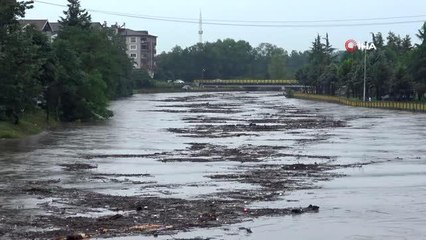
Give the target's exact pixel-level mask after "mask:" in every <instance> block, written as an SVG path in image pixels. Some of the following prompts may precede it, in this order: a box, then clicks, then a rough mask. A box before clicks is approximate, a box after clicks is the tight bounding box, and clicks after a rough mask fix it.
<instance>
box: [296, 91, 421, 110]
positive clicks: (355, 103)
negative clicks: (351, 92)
mask: <svg viewBox="0 0 426 240" xmlns="http://www.w3.org/2000/svg"><path fill="white" fill-rule="evenodd" d="M291 97H293V98H299V99H305V100H313V101H322V102H329V103H337V104H343V105H347V106H352V107H365V108H380V109H392V110H403V111H413V112H426V104H425V103H419V102H391V101H369V102H363V101H360V100H353V99H349V98H344V97H336V96H328V95H318V94H308V93H299V92H295V93H292V94H291Z"/></svg>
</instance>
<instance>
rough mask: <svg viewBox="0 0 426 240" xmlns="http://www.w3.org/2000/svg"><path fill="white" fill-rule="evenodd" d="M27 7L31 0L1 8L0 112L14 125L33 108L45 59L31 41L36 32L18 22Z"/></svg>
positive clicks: (30, 5)
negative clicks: (11, 119) (10, 119)
mask: <svg viewBox="0 0 426 240" xmlns="http://www.w3.org/2000/svg"><path fill="white" fill-rule="evenodd" d="M29 8H32V1H20V2H16V1H11V0H6V1H3V2H2V4H1V5H0V108H1V109H3V110H0V111H5V113H6V115H7V116H8V117H11V118H13V119H14V122H15V123H16V124H18V123H19V118H20V115H21V114H22V113H24V112H25V111H27V110H31V109H32V108H34V107H35V106H36V103H37V101H38V99H39V96H40V94H41V92H42V89H41V86H40V83H39V81H38V76H39V70H40V69H41V66H42V65H43V64H44V61H45V59H43V58H42V57H41V56H40V55H39V54H38V53H39V48H40V46H38V45H37V44H34V42H33V40H34V39H35V38H37V33H36V32H35V30H34V29H33V28H32V27H25V28H23V26H21V25H20V24H19V22H18V20H17V19H18V17H24V15H25V10H27V9H29Z"/></svg>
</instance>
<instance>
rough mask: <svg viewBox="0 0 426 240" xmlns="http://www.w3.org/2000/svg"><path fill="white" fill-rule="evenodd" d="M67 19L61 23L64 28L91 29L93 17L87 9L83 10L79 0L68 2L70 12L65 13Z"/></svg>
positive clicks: (62, 18) (63, 19)
mask: <svg viewBox="0 0 426 240" xmlns="http://www.w3.org/2000/svg"><path fill="white" fill-rule="evenodd" d="M64 14H65V17H61V20H60V21H59V22H60V23H61V24H62V26H74V27H81V28H89V27H90V25H91V16H90V15H89V13H88V12H87V11H86V10H85V9H81V6H80V1H79V0H68V10H67V11H64Z"/></svg>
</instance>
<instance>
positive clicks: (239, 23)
mask: <svg viewBox="0 0 426 240" xmlns="http://www.w3.org/2000/svg"><path fill="white" fill-rule="evenodd" d="M34 2H37V3H41V4H46V5H51V6H57V7H67V6H66V5H62V4H56V3H51V2H46V1H39V0H35V1H34ZM86 10H87V11H89V12H95V13H101V14H106V15H112V16H120V17H128V18H137V19H145V20H153V21H163V22H173V23H188V24H199V19H194V18H176V17H164V16H151V15H136V14H130V13H120V12H113V11H105V10H97V9H86ZM407 18H422V19H417V20H401V21H391V22H389V21H387V22H366V21H378V20H396V19H407ZM356 21H359V22H361V23H346V22H356ZM425 21H426V15H412V16H396V17H383V18H359V19H334V20H331V19H330V20H305V21H290V20H289V21H262V20H259V21H254V20H252V21H245V20H217V19H216V20H214V19H209V20H208V19H205V20H204V21H203V24H204V25H215V26H231V27H268V28H313V27H358V26H383V25H399V24H409V23H422V22H425ZM332 22H339V23H332ZM341 22H345V23H341ZM254 23H257V24H254ZM267 23H276V24H267ZM278 23H280V24H278ZM295 23H298V24H295ZM302 23H303V24H302ZM312 23H317V24H312ZM318 23H319V24H318ZM324 23H330V24H324Z"/></svg>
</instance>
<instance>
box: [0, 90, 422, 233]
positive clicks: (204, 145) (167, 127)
mask: <svg viewBox="0 0 426 240" xmlns="http://www.w3.org/2000/svg"><path fill="white" fill-rule="evenodd" d="M111 108H112V109H113V110H114V112H115V116H114V118H112V119H111V120H109V121H107V122H104V123H96V124H81V125H75V124H74V125H71V126H66V127H64V128H62V129H57V130H55V131H52V132H48V133H44V134H41V135H39V136H35V137H30V138H27V139H23V140H19V141H3V140H0V239H20V238H32V237H39V238H44V237H52V236H55V235H49V234H47V235H43V234H40V233H42V232H49V231H50V232H52V231H58V234H66V233H72V232H73V229H65V230H64V229H62V230H63V231H59V230H60V229H61V228H66V227H64V225H63V224H65V223H66V221H64V222H60V221H58V222H55V221H52V219H51V218H53V217H58V218H62V219H67V218H73V219H75V218H81V220H82V222H83V221H84V219H97V221H99V219H105V218H108V219H110V218H111V216H113V217H114V216H121V215H123V216H127V215H126V214H130V216H132V217H135V216H136V215H135V216H133V215H132V214H136V213H131V212H132V211H134V209H133V206H131V207H128V206H124V205H125V204H126V203H127V202H123V204H116V203H114V202H109V203H108V201H101V200H99V204H97V203H96V202H94V201H89V199H87V198H96V197H98V196H108V195H113V196H116V197H117V199H119V197H123V198H126V199H133V197H134V198H147V197H150V198H156V199H157V202H159V203H158V204H160V203H161V202H162V201H164V202H165V203H164V204H165V205H169V202H170V201H172V200H168V199H185V201H188V202H185V203H183V205H185V206H194V209H196V206H198V205H199V206H200V208H202V207H203V206H204V203H202V204H201V202H200V199H203V200H205V199H207V200H208V199H217V198H223V199H224V201H228V200H229V201H231V202H230V203H232V206H235V205H237V206H239V205H238V204H240V203H241V204H242V205H243V206H245V207H247V208H248V209H282V208H293V207H296V208H298V207H306V206H308V205H310V204H314V205H317V206H319V207H320V211H319V212H312V213H307V214H302V215H299V214H297V215H294V214H290V215H287V214H278V215H279V216H276V214H259V215H257V216H255V217H250V216H246V217H244V218H243V219H242V218H240V215H238V214H237V215H235V214H229V215H225V214H224V216H228V217H230V218H235V222H232V221H231V222H230V223H229V224H228V223H225V222H221V221H219V220H218V221H217V222H218V224H213V225H212V226H211V227H208V228H206V226H204V225H203V226H201V227H202V228H200V227H196V226H192V227H189V228H185V229H183V228H181V227H180V228H176V229H173V231H171V232H170V233H167V234H173V235H172V236H170V235H161V234H160V236H158V239H173V238H176V239H191V238H197V237H200V238H204V239H205V238H213V239H282V238H283V237H285V238H287V239H426V237H425V236H426V228H424V226H425V225H426V217H425V216H426V201H425V199H426V157H425V156H426V147H425V146H426V115H424V114H417V113H410V112H398V111H384V110H377V109H364V108H351V107H347V106H340V105H335V104H328V103H318V102H311V101H304V100H297V99H286V98H284V97H283V96H282V95H280V94H278V93H274V92H270V93H269V92H263V93H258V92H257V93H245V92H241V93H238V92H234V93H212V94H205V93H176V94H146V95H135V96H134V97H132V98H129V99H125V100H120V101H116V102H114V103H113V104H112V106H111ZM309 166H314V167H309ZM342 166H350V167H342ZM305 168H306V169H305ZM308 168H309V169H308ZM318 169H319V170H318ZM301 173H303V174H301ZM269 178H271V181H268V179H269ZM285 180H286V181H285ZM287 180H291V181H287ZM82 193H84V194H86V195H87V197H86V199H85V201H83V200H82V199H83V197H82ZM64 196H66V198H65V197H64ZM73 198H74V199H73ZM99 199H101V198H99ZM74 200H75V202H73V201H74ZM117 201H119V200H117ZM173 201H175V200H173ZM176 201H177V200H176ZM71 202H72V203H73V204H70V203H71ZM79 203H80V204H81V205H84V208H83V207H81V208H80V207H79V206H78V204H79ZM107 203H108V204H107ZM129 203H132V204H133V203H134V202H131V201H130V200H129ZM176 204H178V203H176ZM197 204H198V205H197ZM113 205H114V206H113ZM227 206H228V205H227V204H224V205H223V206H217V207H218V209H225V210H226V211H229V208H227ZM135 207H136V206H135ZM137 207H140V206H137ZM142 208H143V206H142ZM138 210H139V209H138ZM147 211H148V210H147ZM176 211H178V210H176ZM259 211H260V210H259ZM260 212H262V211H260ZM148 213H151V212H149V211H148ZM156 214H157V213H155V214H154V213H153V214H151V215H150V216H145V217H146V218H147V219H150V220H152V221H155V217H156V216H155V215H156ZM195 214H197V213H195ZM178 215H180V214H178ZM138 216H139V215H138ZM43 219H45V220H46V222H48V224H47V223H46V224H38V223H35V222H37V221H42V220H43ZM199 220H200V219H198V220H197V221H199ZM69 221H70V222H71V220H69ZM215 221H216V220H215ZM158 222H159V223H161V219H160V220H158ZM219 222H220V224H219ZM171 223H173V221H171ZM120 224H123V226H127V225H128V223H127V222H125V221H124V220H123V221H122V222H120V223H117V225H112V226H115V227H119V226H122V225H120ZM126 224H127V225H126ZM247 228H249V229H250V230H251V231H247V230H246V229H247ZM182 230H189V231H188V232H187V231H182ZM103 233H104V232H101V233H99V232H96V234H94V236H95V237H97V238H99V239H102V238H104V237H113V239H141V238H142V235H144V234H142V233H140V234H138V233H135V232H131V233H129V234H127V233H126V232H125V231H118V232H116V233H114V235H116V237H114V235H108V234H103ZM126 235H130V236H126ZM58 237H59V236H58ZM146 238H147V239H151V238H152V236H148V237H146Z"/></svg>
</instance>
